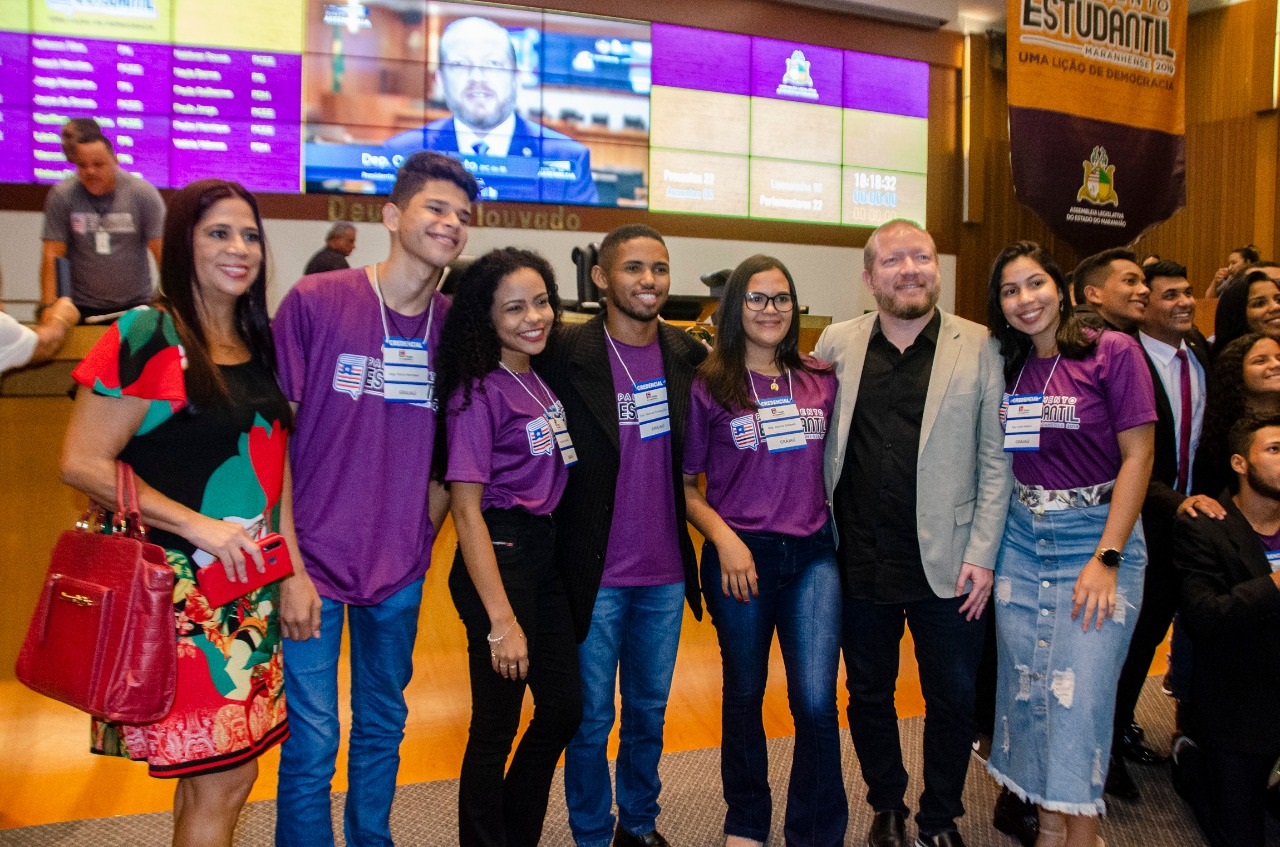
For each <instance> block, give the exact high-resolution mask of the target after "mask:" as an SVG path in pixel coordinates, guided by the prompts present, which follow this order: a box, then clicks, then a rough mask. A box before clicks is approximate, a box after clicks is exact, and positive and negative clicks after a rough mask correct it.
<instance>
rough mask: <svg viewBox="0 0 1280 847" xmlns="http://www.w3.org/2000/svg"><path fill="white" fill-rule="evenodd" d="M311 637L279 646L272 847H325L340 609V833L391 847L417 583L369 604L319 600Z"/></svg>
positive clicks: (360, 843)
mask: <svg viewBox="0 0 1280 847" xmlns="http://www.w3.org/2000/svg"><path fill="white" fill-rule="evenodd" d="M320 603H321V605H320V633H321V637H320V638H318V639H315V638H312V639H308V640H307V641H288V640H286V641H285V642H284V687H285V696H286V697H288V698H289V730H290V737H289V740H288V741H286V742H285V743H284V745H283V746H282V747H281V748H280V784H279V789H278V792H277V798H276V844H277V845H278V847H327V845H332V844H333V826H332V823H331V818H330V810H329V791H330V787H331V785H332V783H333V774H334V770H335V769H336V766H337V765H336V761H337V757H338V741H339V738H340V736H341V732H342V728H341V727H340V726H339V724H338V653H339V650H340V649H341V647H342V624H343V617H344V613H345V615H346V616H347V617H348V619H349V623H350V626H351V743H350V749H349V751H348V757H347V806H346V816H345V820H344V822H343V833H344V834H345V836H346V839H347V844H349V845H351V847H391V843H392V842H391V825H390V818H391V801H392V799H393V798H394V796H395V792H396V772H397V771H398V770H399V769H400V742H401V740H403V738H404V724H405V719H406V718H407V717H408V714H409V709H408V706H407V705H406V704H405V701H404V689H405V686H407V685H408V684H409V678H410V677H411V676H412V675H413V642H414V639H415V638H416V637H417V634H418V613H419V610H420V607H421V606H422V580H421V579H419V580H417V581H415V582H413V583H410V584H409V585H407V586H405V587H404V588H402V589H400V590H399V591H397V592H396V593H395V594H393V595H391V596H390V597H388V598H387V599H386V600H383V601H382V602H381V603H379V604H377V605H376V606H347V605H346V604H344V603H339V602H337V601H335V600H330V599H328V598H325V597H322V598H321V600H320Z"/></svg>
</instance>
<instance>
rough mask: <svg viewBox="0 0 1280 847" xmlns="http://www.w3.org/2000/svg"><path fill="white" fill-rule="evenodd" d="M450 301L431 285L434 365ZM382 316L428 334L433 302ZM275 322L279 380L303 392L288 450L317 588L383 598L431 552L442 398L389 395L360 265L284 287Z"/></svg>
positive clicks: (345, 597)
mask: <svg viewBox="0 0 1280 847" xmlns="http://www.w3.org/2000/svg"><path fill="white" fill-rule="evenodd" d="M448 308H449V303H448V301H447V300H445V298H444V297H443V296H442V295H440V294H438V293H437V294H435V295H433V297H432V309H433V314H432V316H431V321H430V323H431V330H430V336H429V337H428V339H427V351H428V364H429V365H430V366H431V367H432V368H433V369H434V364H435V351H436V347H437V346H438V345H439V343H440V329H441V327H442V326H443V325H444V318H445V313H446V312H447V311H448ZM387 316H388V323H389V326H394V327H396V328H398V330H399V331H400V332H403V333H405V334H406V335H408V334H410V333H413V332H416V333H417V337H418V338H421V337H422V332H423V331H424V328H425V326H426V323H427V315H426V313H423V314H422V315H401V314H398V313H396V312H393V311H391V310H390V309H388V310H387ZM392 331H393V332H395V331H397V330H396V329H393V330H392ZM272 332H273V334H274V335H275V341H276V362H277V365H278V367H279V374H278V376H279V380H280V388H281V389H282V390H283V391H284V394H285V397H287V398H288V399H289V401H290V402H293V403H297V404H298V414H297V418H296V420H295V421H294V434H293V438H292V439H290V443H289V457H290V467H291V468H292V471H293V516H294V523H295V525H296V527H297V532H298V546H299V547H300V548H301V549H302V558H303V563H304V564H305V565H306V568H307V573H308V575H310V577H311V579H312V581H314V582H315V584H316V590H317V591H319V592H320V595H321V596H322V597H328V598H329V599H331V600H337V601H339V602H342V603H349V604H351V605H356V606H370V605H374V604H376V603H380V602H381V601H383V600H385V599H386V598H387V597H389V596H391V595H392V594H394V593H395V592H397V591H399V590H400V589H401V588H404V587H405V586H406V585H408V584H409V583H411V582H413V581H414V580H415V579H417V578H418V577H420V576H422V575H423V574H424V573H426V570H427V567H428V566H429V565H430V564H431V543H432V541H433V540H434V539H435V532H434V529H433V527H432V526H431V518H430V513H429V511H428V508H427V481H428V478H429V477H430V475H431V474H430V471H431V451H432V446H433V444H434V442H435V433H436V406H437V405H438V404H437V401H436V400H435V398H434V397H433V398H432V400H431V402H430V403H429V404H423V405H419V404H410V403H387V402H385V401H384V399H383V394H382V388H383V379H382V342H383V332H382V319H381V316H380V313H379V306H378V298H377V295H376V294H374V291H373V286H372V285H371V284H370V283H369V278H368V275H367V274H366V273H365V269H364V268H350V269H348V270H340V271H331V272H329V273H323V274H316V275H313V276H308V277H304V278H303V279H302V280H301V281H300V282H298V284H297V285H295V286H294V287H293V289H292V290H290V291H289V293H288V294H286V295H285V298H284V302H282V303H281V304H280V310H279V311H278V312H277V313H276V317H275V321H274V322H273V324H272ZM432 378H433V379H434V376H433V377H432Z"/></svg>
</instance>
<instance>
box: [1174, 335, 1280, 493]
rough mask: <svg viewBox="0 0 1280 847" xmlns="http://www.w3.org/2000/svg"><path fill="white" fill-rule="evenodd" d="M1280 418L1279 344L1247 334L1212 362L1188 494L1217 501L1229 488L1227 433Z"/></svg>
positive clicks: (1231, 483) (1232, 482)
mask: <svg viewBox="0 0 1280 847" xmlns="http://www.w3.org/2000/svg"><path fill="white" fill-rule="evenodd" d="M1274 414H1280V342H1277V341H1276V340H1275V339H1274V338H1270V337H1268V336H1266V335H1261V334H1259V333H1256V332H1251V333H1248V334H1246V335H1242V336H1240V337H1239V338H1237V339H1236V340H1235V341H1232V342H1231V343H1230V344H1228V345H1227V346H1226V348H1225V349H1223V350H1222V352H1221V353H1219V354H1218V358H1217V359H1215V360H1214V363H1213V378H1212V379H1211V380H1210V382H1209V393H1208V398H1207V399H1206V401H1205V413H1204V434H1203V435H1201V436H1200V447H1199V448H1198V449H1197V450H1196V458H1195V465H1194V466H1193V467H1192V473H1191V479H1192V486H1191V487H1192V492H1193V493H1195V494H1207V495H1208V496H1210V497H1217V496H1219V495H1220V494H1222V492H1223V491H1224V490H1225V489H1226V488H1227V487H1228V486H1230V485H1233V484H1234V481H1235V473H1234V472H1233V471H1232V470H1231V467H1230V464H1229V460H1230V458H1231V452H1230V449H1229V448H1228V446H1227V434H1228V433H1229V432H1230V430H1231V426H1232V424H1234V423H1235V422H1236V421H1238V420H1240V419H1241V418H1243V417H1246V416H1248V415H1263V416H1266V415H1274Z"/></svg>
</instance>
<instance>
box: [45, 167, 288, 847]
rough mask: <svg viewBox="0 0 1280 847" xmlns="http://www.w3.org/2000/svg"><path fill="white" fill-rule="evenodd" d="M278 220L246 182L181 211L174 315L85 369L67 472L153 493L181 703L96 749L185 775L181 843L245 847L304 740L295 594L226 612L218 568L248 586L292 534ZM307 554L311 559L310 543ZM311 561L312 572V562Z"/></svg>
mask: <svg viewBox="0 0 1280 847" xmlns="http://www.w3.org/2000/svg"><path fill="white" fill-rule="evenodd" d="M265 253H266V250H265V246H264V241H263V235H262V218H261V216H260V215H259V213H258V206H257V203H256V202H255V200H254V198H253V196H252V195H251V194H249V193H248V192H247V191H245V189H244V188H243V187H241V186H240V185H239V184H238V183H234V182H228V181H225V180H219V179H206V180H201V181H199V182H194V183H192V184H190V185H188V186H187V187H186V188H184V189H182V190H181V191H179V192H177V193H176V194H175V195H174V196H173V197H172V198H171V200H170V202H169V208H168V214H167V219H166V221H165V231H164V249H163V254H162V261H161V265H160V283H161V289H162V291H163V294H164V306H163V308H161V309H149V308H147V309H135V310H132V311H129V312H126V313H125V314H124V315H123V316H122V317H121V318H120V320H119V321H117V322H116V323H115V325H113V326H112V327H111V328H110V329H109V330H108V331H107V334H106V335H104V336H103V338H102V339H101V340H100V341H99V342H98V344H97V345H95V346H94V348H93V349H92V350H91V351H90V352H89V355H88V356H86V357H85V359H84V361H82V362H81V363H80V365H79V366H78V367H77V368H76V370H75V371H74V373H73V376H74V378H75V379H76V381H77V382H78V383H80V387H79V389H78V390H77V393H76V404H75V409H74V411H73V412H72V415H71V424H70V426H69V428H68V429H67V437H66V442H65V444H64V446H63V454H62V477H63V480H64V481H65V482H67V484H69V485H71V486H73V487H75V488H78V489H80V490H81V491H83V492H85V493H86V494H88V495H89V496H90V497H92V498H93V499H94V500H96V501H98V502H100V503H111V502H114V501H115V488H116V472H115V463H116V460H117V459H119V460H121V461H124V462H127V463H128V464H130V465H131V466H132V467H133V469H134V472H135V474H136V476H137V480H138V496H139V500H140V503H141V507H142V517H143V520H144V521H145V522H146V523H147V524H148V525H149V526H150V527H151V530H152V532H151V540H152V541H153V542H155V543H157V544H159V545H161V546H163V547H164V548H166V550H167V552H168V558H169V564H170V565H171V566H172V567H173V571H174V577H175V580H174V592H173V602H174V614H175V622H176V637H177V639H178V678H177V696H176V698H175V701H174V705H173V708H172V710H171V711H170V712H169V714H168V715H166V716H165V717H163V718H161V719H160V720H159V721H157V722H155V723H153V724H146V725H143V726H133V725H122V724H112V723H106V722H103V721H99V720H94V722H93V738H92V746H93V751H94V752H96V753H102V754H108V755H119V756H125V757H127V758H130V759H138V760H145V761H147V762H148V764H149V765H150V768H151V775H152V776H157V777H176V778H178V780H179V781H178V788H177V791H176V792H175V794H174V836H173V842H174V844H176V845H184V847H186V846H187V845H201V846H202V847H203V845H209V847H214V846H215V845H216V846H217V847H229V845H230V844H231V841H232V833H233V830H234V828H235V824H236V818H237V816H238V815H239V813H240V808H241V807H242V806H243V805H244V802H245V799H246V798H247V797H248V794H249V790H250V788H252V786H253V783H254V779H255V778H256V776H257V772H258V765H257V757H258V756H259V755H261V754H262V753H263V752H264V751H266V750H267V749H269V748H270V747H272V746H274V745H275V744H277V743H279V742H280V741H281V740H283V739H284V737H285V736H286V735H288V724H287V723H286V720H285V704H284V687H283V676H282V673H281V654H280V647H279V645H280V632H279V622H278V615H277V611H276V610H277V606H278V602H279V585H278V584H272V585H268V586H266V587H263V588H260V589H257V590H255V591H252V592H249V593H248V594H246V595H245V596H243V597H240V598H238V599H236V600H233V601H231V602H229V603H228V604H226V605H225V606H220V607H211V606H210V605H209V602H208V601H207V600H206V599H205V597H204V595H203V594H202V593H201V590H200V580H199V574H200V572H201V570H202V569H204V568H223V569H225V571H226V575H227V576H228V577H230V578H231V579H233V580H239V581H241V582H243V581H244V580H245V578H246V572H247V570H248V569H251V568H257V569H259V570H261V568H262V554H261V552H260V551H259V549H258V546H257V543H256V539H257V538H259V537H261V536H262V535H264V534H265V533H267V532H270V531H271V530H272V529H274V528H275V527H276V526H277V523H278V519H279V506H280V497H281V485H282V481H283V477H284V465H285V462H284V459H285V439H286V433H287V430H288V427H289V424H290V411H289V405H288V403H286V402H285V399H284V396H283V395H282V394H281V393H280V389H279V388H278V387H277V386H276V380H275V349H274V345H273V343H272V339H271V333H270V331H269V330H268V323H267V308H266V285H267V267H266V256H265ZM291 546H293V552H294V555H295V556H296V555H297V553H296V545H291ZM295 561H296V559H295Z"/></svg>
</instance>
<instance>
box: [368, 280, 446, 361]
mask: <svg viewBox="0 0 1280 847" xmlns="http://www.w3.org/2000/svg"><path fill="white" fill-rule="evenodd" d="M373 290H374V293H375V294H377V295H378V317H380V318H382V337H383V338H384V339H387V338H391V337H392V336H391V330H390V329H389V328H388V327H387V304H386V303H385V302H383V300H382V286H381V285H380V284H379V283H378V265H377V263H374V265H373ZM435 312H436V299H435V297H431V298H429V299H428V300H427V329H426V332H424V333H422V346H423V347H424V348H425V347H426V345H427V339H428V338H430V337H431V321H432V319H434V318H435Z"/></svg>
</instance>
